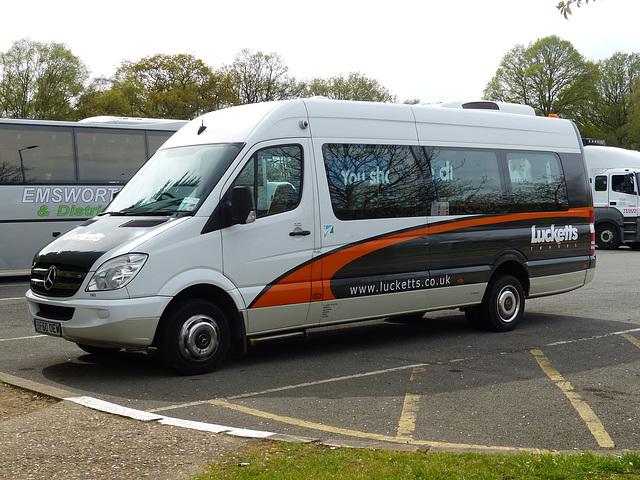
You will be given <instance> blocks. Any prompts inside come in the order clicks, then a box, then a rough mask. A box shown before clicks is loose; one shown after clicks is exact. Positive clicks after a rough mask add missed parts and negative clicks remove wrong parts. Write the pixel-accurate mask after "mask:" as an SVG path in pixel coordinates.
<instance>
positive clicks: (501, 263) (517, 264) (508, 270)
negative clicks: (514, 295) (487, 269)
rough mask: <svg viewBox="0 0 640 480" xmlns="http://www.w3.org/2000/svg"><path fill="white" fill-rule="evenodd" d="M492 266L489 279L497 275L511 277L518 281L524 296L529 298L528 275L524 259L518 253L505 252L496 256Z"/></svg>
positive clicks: (529, 284)
mask: <svg viewBox="0 0 640 480" xmlns="http://www.w3.org/2000/svg"><path fill="white" fill-rule="evenodd" d="M491 263H492V265H493V266H494V268H493V271H492V273H491V278H490V279H489V281H491V279H493V278H496V277H497V276H498V275H511V276H513V277H515V278H517V279H518V281H519V282H520V284H521V285H522V288H523V290H524V294H525V296H529V290H530V288H531V282H530V281H529V278H530V273H529V268H528V267H527V259H526V257H525V256H524V255H523V254H522V253H520V252H518V251H507V252H503V253H501V254H500V255H498V256H497V257H496V258H495V259H494V260H493V262H491Z"/></svg>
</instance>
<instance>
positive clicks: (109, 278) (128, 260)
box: [87, 253, 148, 292]
mask: <svg viewBox="0 0 640 480" xmlns="http://www.w3.org/2000/svg"><path fill="white" fill-rule="evenodd" d="M147 257H148V255H144V254H142V253H130V254H128V255H121V256H120V257H116V258H113V259H111V260H109V261H107V262H104V263H103V264H102V265H100V268H98V269H97V270H96V273H94V274H93V277H91V281H90V282H89V285H88V286H87V292H97V291H100V290H116V289H118V288H122V287H124V286H125V285H127V284H128V283H129V282H130V281H131V280H133V278H134V277H135V276H136V275H137V273H138V272H139V271H140V269H141V268H142V266H143V265H144V262H146V261H147Z"/></svg>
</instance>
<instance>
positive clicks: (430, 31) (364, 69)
mask: <svg viewBox="0 0 640 480" xmlns="http://www.w3.org/2000/svg"><path fill="white" fill-rule="evenodd" d="M557 3H558V0H530V1H525V0H413V1H408V0H388V1H385V2H382V1H380V0H366V1H360V0H320V1H316V2H308V1H307V2H304V1H301V0H251V1H243V0H225V1H219V0H182V1H177V0H173V1H171V2H168V1H163V0H108V1H99V2H94V1H87V0H58V1H51V0H29V1H27V2H18V1H13V0H11V1H10V2H9V1H6V0H5V1H2V4H1V6H0V15H2V20H3V21H2V27H1V28H0V51H2V52H5V51H7V50H8V49H9V48H10V47H11V45H12V43H13V42H14V41H16V40H18V39H21V38H29V39H31V40H35V41H40V42H50V41H55V42H60V43H65V44H66V45H67V46H68V47H69V48H70V49H71V51H72V52H73V53H74V54H75V55H76V56H78V57H80V59H81V60H82V61H83V62H84V63H85V64H86V65H87V67H88V68H89V70H90V71H91V76H92V77H98V76H107V77H110V76H112V75H113V74H114V73H115V70H116V68H117V67H118V66H119V65H120V63H121V62H122V61H124V60H130V61H134V62H136V61H138V60H140V59H142V58H144V57H147V56H152V55H155V54H158V53H161V54H178V53H188V54H193V55H194V56H195V57H196V58H199V59H201V60H202V61H204V62H205V63H206V64H207V65H209V66H210V67H212V68H214V69H216V68H219V67H220V66H222V65H224V64H230V63H232V62H233V59H234V57H235V55H236V54H237V53H238V52H239V51H240V50H242V49H244V48H249V49H251V50H253V51H261V52H263V53H278V54H279V55H280V56H281V57H282V59H283V61H284V63H285V65H286V66H287V67H289V73H290V74H291V75H292V76H294V77H296V78H297V79H299V80H303V79H309V78H312V77H330V76H334V75H340V74H344V75H346V74H348V73H349V72H360V73H362V74H364V75H366V76H367V77H370V78H375V79H377V80H378V81H379V82H380V83H381V84H382V85H383V86H384V87H386V88H388V89H389V90H390V91H391V93H392V94H394V95H396V96H397V97H398V99H399V100H400V101H403V100H406V99H412V98H418V99H420V100H421V101H423V102H437V101H444V100H474V99H478V98H480V97H481V96H482V92H483V90H484V87H485V86H486V84H487V82H489V80H490V79H491V78H492V77H493V75H494V74H495V72H496V69H497V68H498V65H499V63H500V60H501V59H502V57H503V56H504V54H505V53H506V52H508V51H509V50H511V49H512V48H513V47H514V46H516V45H518V44H523V45H525V46H526V45H528V44H529V43H531V42H535V41H536V40H537V39H539V38H543V37H546V36H549V35H558V36H559V37H560V38H562V39H564V40H568V41H570V42H571V43H572V44H573V46H574V47H575V48H576V49H577V50H578V51H579V52H580V53H581V54H582V55H584V56H585V57H586V58H587V59H589V60H602V59H605V58H607V57H609V56H611V55H612V54H613V53H615V52H617V51H621V52H625V53H634V52H635V53H640V34H639V33H638V19H640V1H639V0H596V1H595V3H593V1H591V2H590V3H589V4H588V5H585V6H582V7H581V8H574V9H573V15H572V16H571V17H570V19H569V20H565V19H564V18H563V17H562V16H561V15H560V13H559V12H558V10H557V9H556V5H557Z"/></svg>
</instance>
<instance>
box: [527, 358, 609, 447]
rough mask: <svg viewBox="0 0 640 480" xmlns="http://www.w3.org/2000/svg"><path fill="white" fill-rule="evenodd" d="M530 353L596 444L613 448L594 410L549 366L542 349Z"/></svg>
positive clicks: (549, 363)
mask: <svg viewBox="0 0 640 480" xmlns="http://www.w3.org/2000/svg"><path fill="white" fill-rule="evenodd" d="M531 354H532V355H533V356H534V357H535V359H536V361H537V362H538V365H540V368H542V371H543V372H544V373H545V374H546V375H547V376H548V377H549V378H550V379H551V380H552V381H553V382H554V383H555V384H556V386H557V387H558V388H559V389H560V390H562V393H564V394H565V396H566V397H567V398H568V399H569V401H570V402H571V405H572V406H573V408H574V409H575V410H576V411H577V412H578V414H579V415H580V416H581V417H582V419H583V420H584V421H585V423H586V424H587V427H588V428H589V430H590V431H591V434H592V435H593V436H594V437H595V439H596V441H597V442H598V445H600V446H601V447H603V448H613V447H615V446H616V445H615V443H613V440H612V439H611V437H610V436H609V434H608V433H607V431H606V430H605V429H604V425H602V422H601V421H600V419H598V417H597V416H596V414H595V412H594V411H593V410H592V409H591V407H589V405H587V403H586V402H585V401H584V400H582V398H581V397H580V395H579V394H578V393H577V392H576V391H575V390H574V389H573V387H572V386H571V384H570V383H569V382H567V381H566V380H565V379H564V377H563V376H562V375H561V374H560V372H558V371H557V370H556V369H555V368H553V367H552V366H551V362H550V361H549V359H548V358H547V357H546V356H545V355H544V353H542V350H537V349H534V350H531Z"/></svg>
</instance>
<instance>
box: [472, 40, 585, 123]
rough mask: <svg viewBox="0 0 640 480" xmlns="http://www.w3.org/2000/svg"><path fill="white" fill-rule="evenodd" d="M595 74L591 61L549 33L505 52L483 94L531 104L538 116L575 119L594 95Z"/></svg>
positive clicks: (580, 116) (582, 112)
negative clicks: (526, 45) (547, 35)
mask: <svg viewBox="0 0 640 480" xmlns="http://www.w3.org/2000/svg"><path fill="white" fill-rule="evenodd" d="M596 76H597V69H596V66H595V65H594V64H593V63H591V62H589V61H587V60H586V59H585V58H584V57H583V56H582V55H580V53H578V51H577V50H576V49H575V48H574V47H573V45H571V43H570V42H568V41H565V40H561V39H560V38H558V37H557V36H555V35H553V36H550V37H546V38H542V39H539V40H538V41H537V42H535V43H533V44H529V46H528V47H527V48H525V47H523V46H522V45H517V46H516V47H514V48H513V49H512V50H511V51H509V52H507V54H506V55H505V56H504V57H503V59H502V61H501V62H500V66H499V68H498V70H497V71H496V75H495V76H494V77H493V78H492V79H491V81H490V82H489V83H488V84H487V87H486V88H485V91H484V96H485V98H486V99H488V100H495V101H506V102H513V103H524V104H527V105H531V106H532V107H533V108H534V109H535V110H536V113H538V114H539V115H544V116H547V115H549V114H552V113H554V114H558V115H560V116H562V117H566V118H573V119H574V120H576V121H579V119H580V118H582V116H583V115H585V112H587V110H588V102H589V99H591V98H593V97H594V95H595V79H596Z"/></svg>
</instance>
